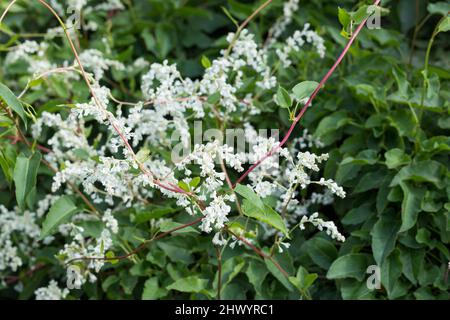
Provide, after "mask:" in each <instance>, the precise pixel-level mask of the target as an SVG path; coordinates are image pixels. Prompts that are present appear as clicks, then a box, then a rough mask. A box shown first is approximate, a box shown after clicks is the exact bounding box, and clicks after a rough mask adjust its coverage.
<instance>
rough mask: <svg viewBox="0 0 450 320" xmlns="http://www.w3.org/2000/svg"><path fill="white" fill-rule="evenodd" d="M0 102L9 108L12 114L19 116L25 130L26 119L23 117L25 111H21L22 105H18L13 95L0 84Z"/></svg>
mask: <svg viewBox="0 0 450 320" xmlns="http://www.w3.org/2000/svg"><path fill="white" fill-rule="evenodd" d="M0 100H2V101H3V102H4V103H5V104H6V105H7V106H9V107H10V108H11V109H13V111H14V112H16V113H17V114H18V115H19V117H20V118H21V119H22V121H23V123H24V124H25V128H26V127H27V117H26V115H25V110H24V109H23V106H22V103H20V101H19V100H18V99H17V98H16V96H15V95H14V93H13V92H12V91H11V90H9V88H8V87H7V86H5V85H4V84H2V83H0Z"/></svg>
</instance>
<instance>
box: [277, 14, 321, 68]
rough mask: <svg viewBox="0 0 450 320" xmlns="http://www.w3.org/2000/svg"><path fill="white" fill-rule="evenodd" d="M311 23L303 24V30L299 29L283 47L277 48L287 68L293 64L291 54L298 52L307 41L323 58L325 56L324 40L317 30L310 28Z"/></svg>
mask: <svg viewBox="0 0 450 320" xmlns="http://www.w3.org/2000/svg"><path fill="white" fill-rule="evenodd" d="M309 27H310V25H309V23H306V24H305V25H304V26H303V30H301V31H300V30H297V31H295V32H294V34H293V35H292V36H290V37H289V38H288V39H287V40H286V45H284V46H283V48H282V49H280V48H278V49H276V53H277V56H278V58H279V59H280V61H281V63H282V64H283V67H285V68H287V67H289V66H290V65H291V64H292V60H291V58H290V54H291V53H292V52H298V51H300V49H301V48H302V47H303V46H304V45H305V43H309V44H311V45H312V46H313V47H314V48H315V49H316V51H317V53H318V54H319V56H320V57H321V58H323V57H324V56H325V50H326V48H325V45H324V42H325V41H324V40H323V38H322V37H321V36H319V35H318V34H317V32H315V31H312V30H309Z"/></svg>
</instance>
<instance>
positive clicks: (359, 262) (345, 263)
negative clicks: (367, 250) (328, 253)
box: [327, 253, 368, 281]
mask: <svg viewBox="0 0 450 320" xmlns="http://www.w3.org/2000/svg"><path fill="white" fill-rule="evenodd" d="M367 259H368V256H367V255H366V254H362V253H350V254H347V255H345V256H342V257H339V258H337V259H336V260H335V261H334V262H333V264H332V265H331V266H330V269H329V270H328V273H327V278H328V279H344V278H355V279H356V280H359V281H363V279H364V275H365V273H366V268H367V266H368V261H367Z"/></svg>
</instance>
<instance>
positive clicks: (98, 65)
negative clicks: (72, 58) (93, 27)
mask: <svg viewBox="0 0 450 320" xmlns="http://www.w3.org/2000/svg"><path fill="white" fill-rule="evenodd" d="M80 61H81V64H82V65H83V67H84V68H85V69H87V70H92V72H93V73H94V78H95V79H96V80H97V81H99V80H101V79H102V78H103V75H104V74H105V71H106V70H109V69H110V68H112V67H114V68H115V69H116V70H125V66H124V65H123V64H122V63H121V62H119V61H116V60H111V59H107V58H105V57H103V53H102V52H101V51H99V50H96V49H88V50H84V51H83V52H82V53H81V54H80Z"/></svg>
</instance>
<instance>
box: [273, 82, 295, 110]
mask: <svg viewBox="0 0 450 320" xmlns="http://www.w3.org/2000/svg"><path fill="white" fill-rule="evenodd" d="M275 100H276V103H277V104H278V105H279V106H280V107H281V108H290V107H291V105H292V99H291V96H290V95H289V92H287V91H286V89H284V88H283V87H282V86H279V87H278V90H277V94H276V99H275Z"/></svg>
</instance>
